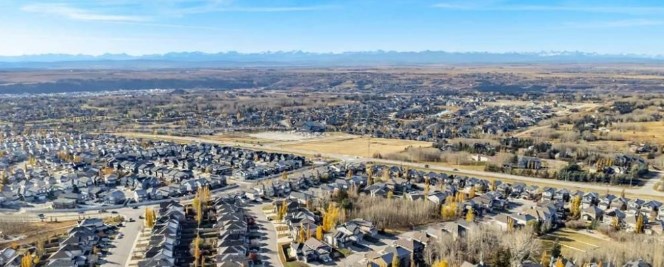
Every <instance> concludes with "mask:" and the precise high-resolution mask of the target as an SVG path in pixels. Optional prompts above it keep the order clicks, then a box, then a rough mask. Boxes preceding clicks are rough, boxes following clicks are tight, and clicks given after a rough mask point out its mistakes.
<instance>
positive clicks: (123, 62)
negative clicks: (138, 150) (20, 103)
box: [0, 51, 664, 69]
mask: <svg viewBox="0 0 664 267" xmlns="http://www.w3.org/2000/svg"><path fill="white" fill-rule="evenodd" d="M661 62H664V56H661V55H659V56H651V55H637V54H598V53H587V52H576V51H572V52H569V51H563V52H537V53H535V52H531V53H520V52H511V53H490V52H444V51H421V52H396V51H368V52H344V53H312V52H302V51H289V52H264V53H239V52H221V53H204V52H172V53H166V54H152V55H141V56H133V55H128V54H103V55H98V56H91V55H71V54H42V55H24V56H0V68H2V69H14V68H16V69H42V68H45V69H67V68H128V69H136V68H138V69H141V68H146V69H149V68H194V67H195V68H205V67H252V66H254V67H260V66H265V67H269V66H369V65H427V64H430V65H435V64H482V63H488V64H499V63H661Z"/></svg>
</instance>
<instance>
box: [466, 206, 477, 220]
mask: <svg viewBox="0 0 664 267" xmlns="http://www.w3.org/2000/svg"><path fill="white" fill-rule="evenodd" d="M466 221H467V222H473V221H475V212H474V211H473V208H469V209H468V212H467V213H466Z"/></svg>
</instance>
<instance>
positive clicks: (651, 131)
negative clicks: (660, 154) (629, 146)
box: [615, 121, 664, 144]
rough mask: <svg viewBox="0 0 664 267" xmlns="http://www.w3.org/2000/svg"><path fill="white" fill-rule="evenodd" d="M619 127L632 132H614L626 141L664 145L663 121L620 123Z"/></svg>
mask: <svg viewBox="0 0 664 267" xmlns="http://www.w3.org/2000/svg"><path fill="white" fill-rule="evenodd" d="M620 126H621V127H626V128H634V130H624V131H619V130H618V131H615V132H616V133H618V134H620V135H622V136H623V137H625V139H626V140H629V141H635V142H655V143H659V144H664V121H652V122H633V123H622V124H621V125H620Z"/></svg>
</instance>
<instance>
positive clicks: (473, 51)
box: [0, 49, 664, 58]
mask: <svg viewBox="0 0 664 267" xmlns="http://www.w3.org/2000/svg"><path fill="white" fill-rule="evenodd" d="M296 53H301V54H312V55H343V54H353V53H449V54H496V55H501V54H503V55H504V54H524V55H527V54H531V55H532V54H539V55H543V56H544V55H546V54H550V55H560V54H583V55H597V56H635V57H652V58H655V57H663V56H664V54H647V53H630V52H620V53H600V52H595V51H581V50H539V51H536V50H532V51H529V50H528V51H484V50H465V51H451V50H442V49H441V50H432V49H429V50H383V49H375V50H349V51H307V50H261V51H236V50H224V51H221V50H220V51H200V50H174V51H168V52H163V53H143V54H133V53H129V52H117V53H115V52H103V53H100V54H84V53H66V52H49V53H37V54H21V55H6V54H0V58H19V57H34V56H56V55H57V56H72V57H104V56H127V57H137V58H139V57H149V56H164V55H169V54H205V55H219V54H238V55H267V54H296Z"/></svg>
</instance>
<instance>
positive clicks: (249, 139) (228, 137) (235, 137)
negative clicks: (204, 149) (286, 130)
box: [205, 133, 274, 144]
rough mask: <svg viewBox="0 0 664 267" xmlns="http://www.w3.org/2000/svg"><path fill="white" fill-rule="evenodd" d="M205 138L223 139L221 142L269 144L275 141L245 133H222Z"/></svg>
mask: <svg viewBox="0 0 664 267" xmlns="http://www.w3.org/2000/svg"><path fill="white" fill-rule="evenodd" d="M205 139H210V140H214V141H221V142H235V143H247V144H269V143H273V142H274V140H269V139H259V138H256V137H253V136H249V135H247V134H245V133H221V134H215V135H213V136H208V137H205Z"/></svg>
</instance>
